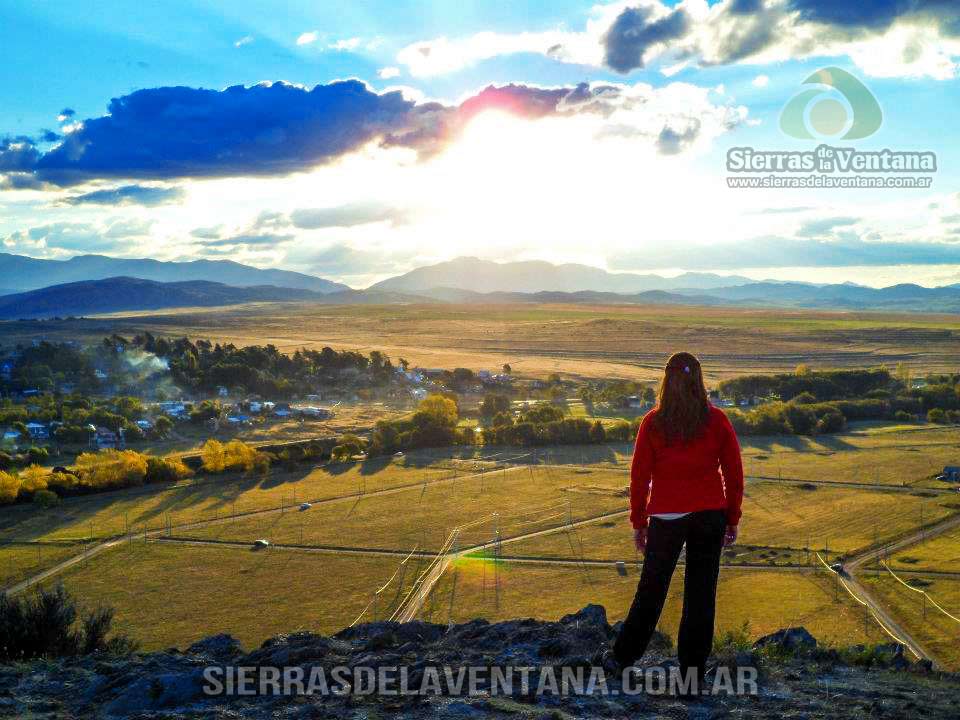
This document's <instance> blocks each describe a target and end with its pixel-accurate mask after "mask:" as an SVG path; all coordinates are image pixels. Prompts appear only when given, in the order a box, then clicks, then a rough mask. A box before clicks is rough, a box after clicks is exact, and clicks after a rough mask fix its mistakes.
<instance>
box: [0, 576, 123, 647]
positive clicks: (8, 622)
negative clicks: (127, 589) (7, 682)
mask: <svg viewBox="0 0 960 720" xmlns="http://www.w3.org/2000/svg"><path fill="white" fill-rule="evenodd" d="M80 615H81V612H80V610H79V609H78V607H77V603H76V601H75V600H74V599H73V597H72V596H71V595H70V593H68V592H67V591H66V590H65V589H64V587H63V585H62V584H60V585H57V586H56V587H54V588H49V589H44V588H41V589H39V590H37V592H36V593H35V594H34V595H33V596H32V597H31V596H27V597H10V596H8V595H3V596H0V661H19V660H31V659H34V658H41V657H42V658H56V657H70V656H75V655H91V654H93V653H97V652H106V653H111V654H129V653H130V652H132V651H133V650H134V649H135V647H136V645H135V644H134V643H133V642H132V641H130V640H129V639H127V638H126V637H123V636H116V637H113V638H110V637H108V636H109V634H110V628H111V625H112V623H113V610H112V609H109V608H99V609H97V610H95V611H93V612H90V613H86V614H84V615H83V616H82V618H80V620H79V621H78V617H80Z"/></svg>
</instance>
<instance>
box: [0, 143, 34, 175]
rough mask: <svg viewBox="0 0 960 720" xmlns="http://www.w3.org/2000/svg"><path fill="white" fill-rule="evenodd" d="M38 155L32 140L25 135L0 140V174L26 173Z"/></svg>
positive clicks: (32, 166) (31, 167)
mask: <svg viewBox="0 0 960 720" xmlns="http://www.w3.org/2000/svg"><path fill="white" fill-rule="evenodd" d="M40 155H41V153H40V151H39V150H38V149H37V144H36V141H35V140H34V139H33V138H30V137H27V136H25V135H19V136H17V137H5V138H0V173H8V172H28V171H30V170H32V169H33V168H34V166H35V165H36V163H37V161H38V160H39V159H40Z"/></svg>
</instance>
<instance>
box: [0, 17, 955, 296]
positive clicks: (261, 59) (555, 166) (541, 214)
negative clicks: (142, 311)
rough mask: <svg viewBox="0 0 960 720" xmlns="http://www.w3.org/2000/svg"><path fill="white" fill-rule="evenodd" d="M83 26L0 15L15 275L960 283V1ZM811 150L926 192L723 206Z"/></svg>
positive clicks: (354, 282) (767, 192)
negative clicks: (20, 262) (535, 263)
mask: <svg viewBox="0 0 960 720" xmlns="http://www.w3.org/2000/svg"><path fill="white" fill-rule="evenodd" d="M82 5H83V8H84V9H83V11H82V12H81V11H75V12H74V11H72V12H64V7H63V5H62V4H61V3H55V2H47V1H44V0H39V1H36V0H33V1H26V0H23V1H19V0H8V1H7V2H4V3H2V5H0V46H2V47H4V48H5V51H6V55H7V56H8V57H9V58H15V62H6V63H3V64H0V251H2V252H8V253H16V254H22V255H29V256H32V257H39V258H51V259H68V258H70V257H72V256H75V255H82V254H89V253H96V254H104V255H110V256H116V257H150V258H156V259H160V260H192V259H200V258H207V259H230V260H235V261H237V262H243V263H247V264H250V265H255V266H258V267H279V268H284V269H289V270H296V271H299V272H304V273H309V274H315V275H319V276H322V277H326V278H329V279H332V280H337V281H341V282H346V283H347V284H349V285H351V286H353V287H366V286H368V285H370V284H371V283H373V282H376V281H378V280H381V279H383V278H385V277H389V276H392V275H397V274H400V273H402V272H406V271H407V270H410V269H412V268H414V267H418V266H422V265H426V264H432V263H436V262H441V261H444V260H449V259H452V258H455V257H458V256H475V257H481V258H485V259H490V260H495V261H511V260H530V259H537V260H547V261H550V262H554V263H563V262H577V263H584V264H588V265H592V266H596V267H601V268H605V269H608V270H610V271H615V272H642V273H646V272H656V273H659V274H664V275H673V274H676V273H679V272H682V271H699V272H704V271H705V272H717V273H721V274H732V273H737V274H742V275H746V276H748V277H753V278H757V279H766V278H773V279H782V280H800V281H807V282H857V283H862V284H865V285H872V286H885V285H891V284H895V283H902V282H916V283H919V284H922V285H927V286H933V285H941V284H949V283H957V282H960V193H958V191H960V170H958V168H960V148H958V143H956V142H955V139H956V130H955V129H956V128H957V127H960V86H958V72H960V67H958V62H960V3H957V2H955V1H954V0H874V1H872V2H863V1H862V0H861V1H853V0H720V1H718V2H706V1H705V0H683V1H682V2H661V1H660V0H627V1H626V2H613V3H598V4H594V3H590V2H573V1H572V0H550V1H546V0H544V1H543V2H532V1H524V0H514V1H512V2H509V3H505V2H491V1H488V2H469V1H463V0H459V1H457V2H452V1H439V0H435V1H434V2H429V1H428V0H418V1H412V0H411V1H408V2H405V1H402V0H400V1H398V0H351V2H343V3H333V2H316V1H315V0H314V1H310V2H307V1H306V0H295V1H293V2H285V3H283V4H280V3H260V2H253V1H248V0H207V1H205V2H199V1H198V2H186V1H185V0H165V2H164V3H129V2H127V1H126V0H88V1H87V2H85V3H83V4H82ZM824 69H827V70H825V71H824V72H818V71H821V70H824ZM848 74H849V77H851V78H853V80H852V83H853V85H852V87H854V88H855V89H854V90H853V91H851V90H850V89H849V88H850V87H851V85H850V84H847V85H843V84H842V83H840V82H838V81H837V78H845V77H848ZM825 78H826V80H824V79H825ZM798 97H799V99H800V100H801V101H803V102H801V104H800V106H799V107H800V110H799V111H798V112H799V113H800V114H799V115H798V116H797V117H798V118H799V119H798V120H797V122H798V123H799V124H800V126H802V127H803V128H805V129H806V130H805V136H802V137H798V136H797V135H798V133H797V132H796V131H793V132H791V131H790V130H789V129H787V126H786V125H785V124H784V115H785V114H786V113H787V111H786V110H785V108H786V107H787V105H788V103H791V101H792V100H794V99H795V98H798ZM864 98H872V99H873V100H875V104H876V106H877V107H876V111H877V113H879V115H877V114H876V113H873V114H871V108H873V105H870V103H871V100H869V99H864ZM794 104H795V103H794ZM868 106H869V107H868ZM873 117H876V118H877V123H874V124H872V125H871V123H870V122H869V120H870V118H873ZM865 118H866V119H865ZM866 125H870V127H869V128H867V129H868V130H869V132H868V133H867V134H866V135H865V136H858V135H862V133H858V132H856V130H857V128H863V127H865V126H866ZM799 134H800V135H804V132H801V133H799ZM851 136H852V137H851ZM823 145H826V146H829V147H832V148H839V149H841V150H844V151H848V150H853V151H856V152H866V151H873V152H877V153H879V152H880V151H883V150H889V151H893V152H894V153H911V152H913V153H916V152H926V153H932V157H934V158H935V164H936V169H935V171H931V170H930V169H929V168H927V169H924V170H922V171H915V172H883V173H861V174H865V175H870V176H871V177H879V176H883V177H888V178H901V177H902V178H903V179H904V180H905V181H913V179H914V178H921V182H926V183H927V184H926V186H924V187H882V188H880V187H871V188H849V187H848V188H824V187H815V188H814V187H808V188H797V187H791V188H784V187H768V188H746V187H731V186H730V181H729V178H730V177H732V176H735V175H744V173H739V174H738V173H734V172H731V171H729V170H728V169H727V156H728V151H730V149H731V148H750V149H751V150H753V151H755V152H758V153H773V154H779V156H781V157H782V156H783V154H784V153H795V154H802V153H813V152H814V151H815V150H816V148H818V147H821V146H823ZM746 174H751V175H754V176H758V177H760V176H767V175H776V176H777V177H784V176H799V175H805V174H807V173H796V172H793V173H791V172H782V171H772V172H767V171H758V172H753V173H746ZM212 279H215V278H212ZM0 286H2V280H0Z"/></svg>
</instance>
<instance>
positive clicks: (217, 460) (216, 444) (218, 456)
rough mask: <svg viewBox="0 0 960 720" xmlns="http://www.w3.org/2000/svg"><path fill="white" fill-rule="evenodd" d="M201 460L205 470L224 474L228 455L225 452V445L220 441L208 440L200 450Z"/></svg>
mask: <svg viewBox="0 0 960 720" xmlns="http://www.w3.org/2000/svg"><path fill="white" fill-rule="evenodd" d="M200 459H201V460H202V462H203V469H204V470H206V471H207V472H210V473H219V472H223V470H224V468H226V466H227V463H226V455H225V454H224V451H223V443H222V442H220V441H219V440H214V439H212V438H211V439H210V440H207V441H206V442H205V443H204V444H203V447H202V448H200Z"/></svg>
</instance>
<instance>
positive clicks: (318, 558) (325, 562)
mask: <svg viewBox="0 0 960 720" xmlns="http://www.w3.org/2000/svg"><path fill="white" fill-rule="evenodd" d="M402 560H403V558H402V557H397V558H396V559H394V558H380V557H356V556H350V557H344V556H341V557H338V556H336V555H332V554H328V553H308V552H296V551H285V550H284V551H281V550H266V551H260V552H253V551H250V550H246V549H235V548H220V547H201V546H184V545H175V544H167V543H157V542H151V543H147V544H144V543H128V544H126V545H123V546H120V547H119V548H117V549H114V550H110V551H108V552H106V553H103V554H102V555H98V556H96V557H95V558H92V559H91V560H89V561H88V562H86V563H84V564H82V565H79V566H74V567H73V568H70V569H69V570H67V571H66V572H65V573H64V574H63V575H62V576H61V578H60V579H62V580H63V582H64V585H65V586H66V587H67V588H68V589H69V590H71V591H72V592H73V593H75V594H76V596H77V597H78V598H79V600H80V601H81V603H84V604H86V605H88V606H93V605H96V604H97V603H104V604H106V605H110V606H113V607H114V608H115V609H116V612H117V615H116V621H115V628H116V629H117V630H118V631H121V632H125V633H127V634H129V635H130V636H131V637H133V638H135V639H136V640H139V641H140V642H141V643H142V646H143V649H145V650H159V649H164V648H168V647H179V648H181V649H182V648H185V647H186V646H187V645H189V644H190V643H192V642H195V641H196V640H199V639H201V638H204V637H207V636H209V635H213V634H216V633H222V632H225V633H230V634H231V635H233V636H234V637H236V638H237V639H238V640H240V642H241V643H242V644H243V645H244V647H246V648H248V649H252V648H255V647H257V646H258V645H259V644H260V643H262V642H263V641H264V640H266V639H267V638H269V637H272V636H273V635H278V634H281V633H290V632H294V631H296V630H311V631H314V632H318V633H324V634H331V633H333V632H335V631H337V630H340V629H341V628H343V627H346V626H347V625H349V624H350V623H351V622H353V621H354V620H355V619H356V618H357V616H358V615H359V614H360V613H361V612H362V611H363V610H364V608H366V607H367V606H368V604H369V603H370V601H371V599H372V597H373V593H374V591H375V590H376V589H377V588H379V587H381V586H383V585H384V584H385V583H386V582H387V581H388V580H389V579H390V578H391V577H392V576H393V574H394V572H395V571H396V570H397V569H398V568H399V567H400V562H401V561H402ZM421 562H425V561H422V560H421V559H419V558H416V557H414V558H411V559H410V560H409V564H408V565H407V566H405V567H406V571H405V572H403V574H402V577H401V574H399V573H398V575H397V576H396V577H395V578H394V580H393V582H392V583H391V584H390V585H389V586H388V587H387V589H386V590H385V591H384V592H383V594H382V595H381V598H382V599H381V600H380V603H379V606H378V617H380V618H381V619H382V618H383V616H384V615H385V614H388V610H389V609H392V607H394V606H395V605H396V604H397V603H398V601H399V598H401V597H402V596H403V593H402V592H401V587H408V586H409V584H410V581H411V580H412V578H414V577H416V575H417V574H418V572H417V567H418V565H419V564H420V563H421ZM401 580H402V581H403V586H401V584H400V581H401ZM364 619H365V620H370V619H372V608H371V610H369V611H368V613H367V615H366V616H365V618H364Z"/></svg>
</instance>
